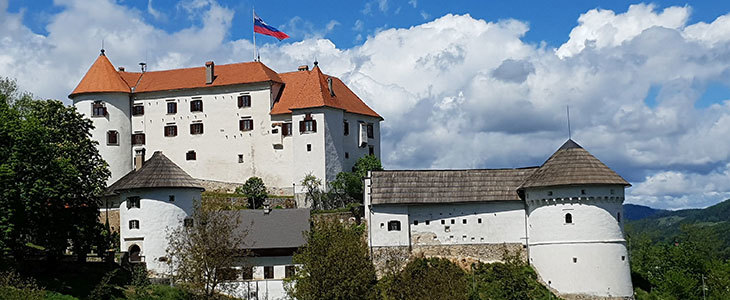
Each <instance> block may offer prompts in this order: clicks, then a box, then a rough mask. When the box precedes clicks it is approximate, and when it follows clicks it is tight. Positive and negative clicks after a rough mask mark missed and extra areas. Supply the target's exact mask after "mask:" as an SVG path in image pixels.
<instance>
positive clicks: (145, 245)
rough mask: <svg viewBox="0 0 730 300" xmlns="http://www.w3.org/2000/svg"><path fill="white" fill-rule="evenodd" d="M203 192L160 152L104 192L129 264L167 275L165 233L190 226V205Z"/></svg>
mask: <svg viewBox="0 0 730 300" xmlns="http://www.w3.org/2000/svg"><path fill="white" fill-rule="evenodd" d="M202 191H203V188H202V187H201V186H200V183H199V182H198V181H197V180H195V179H193V178H192V177H190V175H188V174H187V173H185V171H183V169H181V168H180V167H179V166H177V165H176V164H175V163H173V162H172V161H171V160H170V159H169V158H167V157H166V156H165V155H163V154H162V152H160V151H157V152H155V153H154V154H153V155H152V157H150V159H149V160H147V161H146V162H144V164H143V165H142V166H141V168H139V169H138V170H134V171H132V172H129V174H127V175H125V176H124V177H122V178H120V179H119V180H118V181H117V182H115V183H114V184H112V185H111V186H110V187H109V188H108V189H107V194H113V195H114V196H115V197H116V198H117V199H116V201H115V202H116V203H121V204H120V205H119V219H120V233H119V239H120V247H121V250H122V252H126V253H127V255H128V257H129V261H130V262H145V263H146V264H147V269H148V270H150V271H153V272H155V273H157V274H165V273H168V272H169V266H168V265H167V257H166V252H165V250H166V249H167V232H168V230H171V229H174V228H175V227H177V226H183V225H185V226H192V225H193V224H192V222H193V220H192V219H191V218H190V217H191V216H192V215H193V203H194V202H195V201H199V200H200V197H201V192H202Z"/></svg>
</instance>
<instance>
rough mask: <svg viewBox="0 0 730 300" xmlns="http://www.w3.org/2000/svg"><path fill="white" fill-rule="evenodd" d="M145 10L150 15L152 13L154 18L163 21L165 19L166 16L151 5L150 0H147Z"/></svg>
mask: <svg viewBox="0 0 730 300" xmlns="http://www.w3.org/2000/svg"><path fill="white" fill-rule="evenodd" d="M147 12H148V13H149V14H150V15H152V17H154V18H155V20H158V21H164V20H166V19H167V16H165V14H163V13H161V12H160V11H158V10H156V9H155V8H154V7H152V0H148V1H147Z"/></svg>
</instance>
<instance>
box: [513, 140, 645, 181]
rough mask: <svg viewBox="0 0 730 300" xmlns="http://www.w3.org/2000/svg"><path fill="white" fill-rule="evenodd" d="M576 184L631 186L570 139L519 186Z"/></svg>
mask: <svg viewBox="0 0 730 300" xmlns="http://www.w3.org/2000/svg"><path fill="white" fill-rule="evenodd" d="M576 184H617V185H624V186H631V184H629V183H628V181H626V180H625V179H623V178H622V177H621V176H620V175H618V174H616V172H614V171H613V170H611V169H610V168H609V167H608V166H606V165H605V164H603V163H602V162H601V161H600V160H598V158H596V157H595V156H593V155H591V154H590V153H588V151H586V150H585V149H583V147H581V146H580V145H578V144H577V143H576V142H574V141H573V140H568V141H567V142H565V144H563V146H561V147H560V148H559V149H558V151H555V153H554V154H553V155H552V156H550V158H548V160H547V161H545V163H544V164H543V165H542V166H541V167H540V168H539V169H538V170H537V171H535V172H534V173H532V175H530V176H529V177H528V178H527V179H526V180H525V182H524V183H522V185H521V186H520V188H521V189H524V188H531V187H548V186H558V185H576Z"/></svg>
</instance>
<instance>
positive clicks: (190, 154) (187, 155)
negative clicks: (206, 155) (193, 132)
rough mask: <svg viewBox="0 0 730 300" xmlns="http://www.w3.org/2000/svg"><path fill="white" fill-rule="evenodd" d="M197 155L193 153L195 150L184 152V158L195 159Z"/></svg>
mask: <svg viewBox="0 0 730 300" xmlns="http://www.w3.org/2000/svg"><path fill="white" fill-rule="evenodd" d="M196 159H197V157H196V155H195V151H193V150H190V151H188V153H185V160H196Z"/></svg>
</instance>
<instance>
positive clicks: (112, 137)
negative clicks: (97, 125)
mask: <svg viewBox="0 0 730 300" xmlns="http://www.w3.org/2000/svg"><path fill="white" fill-rule="evenodd" d="M106 144H107V145H111V146H119V132H117V131H116V130H109V131H107V132H106Z"/></svg>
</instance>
